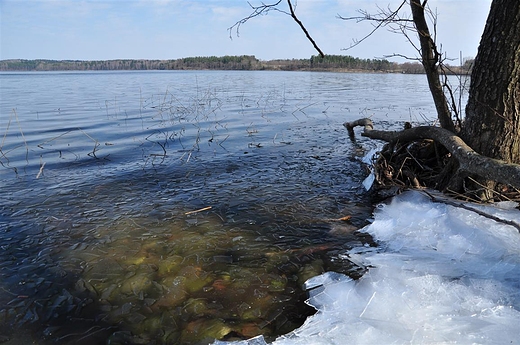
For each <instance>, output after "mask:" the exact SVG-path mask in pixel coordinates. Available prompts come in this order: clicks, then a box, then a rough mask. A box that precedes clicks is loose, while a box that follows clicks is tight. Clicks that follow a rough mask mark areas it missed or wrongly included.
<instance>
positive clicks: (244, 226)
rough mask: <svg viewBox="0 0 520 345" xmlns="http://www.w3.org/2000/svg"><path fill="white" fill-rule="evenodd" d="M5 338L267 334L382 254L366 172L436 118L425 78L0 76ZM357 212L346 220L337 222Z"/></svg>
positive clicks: (281, 329)
mask: <svg viewBox="0 0 520 345" xmlns="http://www.w3.org/2000/svg"><path fill="white" fill-rule="evenodd" d="M0 82H1V85H0V91H1V93H0V96H1V97H0V102H1V104H0V188H1V194H0V343H2V342H5V343H6V344H15V343H21V342H24V343H30V342H35V343H38V344H47V343H49V344H51V343H52V344H197V343H199V344H207V343H210V342H212V341H213V340H214V339H241V338H250V337H252V336H255V335H258V334H263V335H264V336H266V338H267V339H271V338H272V337H275V336H276V335H280V334H284V333H287V332H289V331H291V330H292V329H294V328H296V327H298V326H300V325H301V324H302V323H303V321H304V320H305V318H306V317H307V316H308V315H310V314H312V312H313V310H312V309H311V308H309V307H306V305H305V304H304V301H305V299H306V298H307V295H306V292H305V291H303V290H302V283H303V282H304V281H305V280H306V279H308V278H310V277H312V276H315V275H318V274H320V273H322V272H324V271H329V270H333V271H338V272H343V273H347V274H349V275H351V276H353V277H359V275H360V274H362V273H363V272H361V271H360V270H359V269H358V268H357V267H356V266H355V265H353V264H351V263H350V262H348V261H346V260H344V259H341V258H340V256H339V255H338V254H341V253H342V252H344V251H345V250H346V249H349V248H353V247H357V246H366V245H372V243H371V240H370V238H367V236H366V235H361V234H358V233H356V232H355V229H357V228H360V227H362V226H364V225H366V224H367V219H369V218H370V215H371V212H372V205H371V202H370V199H369V197H368V196H367V194H366V192H365V191H364V189H363V188H362V186H361V182H362V181H363V179H364V178H365V176H366V171H365V169H364V168H363V166H362V164H361V163H360V157H362V156H363V155H364V154H365V153H366V151H367V150H368V149H370V148H372V147H374V146H375V143H374V142H371V141H369V140H366V139H364V138H362V137H358V140H357V143H353V142H351V141H350V140H349V139H348V136H347V133H346V130H344V128H343V127H342V123H343V122H345V121H352V120H355V119H357V118H360V117H371V118H372V119H373V120H374V121H375V123H376V125H378V126H381V127H385V128H388V127H391V126H395V125H396V124H397V125H402V122H404V121H412V122H424V121H425V119H426V118H432V117H433V114H434V108H433V105H432V101H431V96H430V94H429V92H428V89H427V85H426V81H425V77H424V76H422V75H400V74H340V73H310V72H260V71H256V72H250V71H248V72H227V71H168V72H88V73H83V72H81V73H64V72H60V73H2V74H0ZM345 216H352V218H351V219H350V220H348V221H339V220H337V219H339V218H341V217H345Z"/></svg>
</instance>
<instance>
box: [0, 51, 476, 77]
mask: <svg viewBox="0 0 520 345" xmlns="http://www.w3.org/2000/svg"><path fill="white" fill-rule="evenodd" d="M472 62H473V61H472V60H468V61H466V62H465V63H464V65H463V66H453V67H450V71H448V73H456V74H467V73H469V72H470V69H471V66H472ZM123 70H255V71H258V70H283V71H336V72H338V71H339V72H386V73H410V74H420V73H424V70H423V67H422V65H421V64H420V63H418V62H405V63H396V62H390V61H388V60H385V59H382V60H379V59H360V58H356V57H352V56H348V55H326V56H325V57H324V58H322V57H319V56H312V57H311V58H310V59H286V60H269V61H263V60H259V59H257V58H256V57H255V56H254V55H242V56H220V57H217V56H200V57H187V58H182V59H175V60H130V59H120V60H96V61H81V60H22V59H12V60H0V71H123Z"/></svg>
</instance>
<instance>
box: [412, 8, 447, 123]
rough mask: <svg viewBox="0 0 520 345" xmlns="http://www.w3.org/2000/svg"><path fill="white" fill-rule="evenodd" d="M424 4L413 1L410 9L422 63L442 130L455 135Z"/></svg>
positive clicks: (437, 53) (438, 56)
mask: <svg viewBox="0 0 520 345" xmlns="http://www.w3.org/2000/svg"><path fill="white" fill-rule="evenodd" d="M425 3H426V1H425V2H424V3H422V4H421V1H420V0H411V1H410V7H411V9H412V15H413V22H414V24H415V28H416V29H417V34H418V35H419V41H420V42H421V62H422V64H423V66H424V71H425V72H426V78H427V79H428V86H429V87H430V92H431V94H432V97H433V103H434V104H435V108H436V109H437V118H438V119H439V123H440V125H441V127H442V128H445V129H447V130H449V131H450V132H454V133H455V126H454V125H453V120H452V119H451V113H450V109H449V107H448V103H447V101H446V96H445V95H444V90H443V89H442V85H441V82H440V79H439V64H438V63H439V59H440V54H439V52H438V51H437V47H436V45H435V42H434V41H433V38H432V36H431V34H430V30H429V29H428V24H427V23H426V18H425V16H424V4H425Z"/></svg>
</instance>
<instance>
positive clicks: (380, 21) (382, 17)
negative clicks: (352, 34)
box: [337, 0, 409, 50]
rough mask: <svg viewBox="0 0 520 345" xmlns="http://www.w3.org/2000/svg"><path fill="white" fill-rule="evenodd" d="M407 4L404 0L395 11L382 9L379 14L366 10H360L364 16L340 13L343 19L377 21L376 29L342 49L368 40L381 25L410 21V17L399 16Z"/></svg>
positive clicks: (340, 17)
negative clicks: (371, 13)
mask: <svg viewBox="0 0 520 345" xmlns="http://www.w3.org/2000/svg"><path fill="white" fill-rule="evenodd" d="M405 4H406V0H403V2H402V3H401V5H399V7H398V8H397V10H395V11H391V12H390V13H386V11H383V10H381V12H380V13H379V15H375V16H372V15H370V14H369V13H367V12H365V11H359V13H361V14H362V15H363V16H362V17H342V16H340V15H338V16H337V17H338V18H339V19H342V20H356V21H357V22H361V21H374V22H377V24H376V25H375V26H374V29H372V31H370V32H369V33H368V34H367V35H365V36H364V37H363V38H361V39H360V40H355V41H354V43H353V44H351V45H350V47H348V48H343V49H342V50H350V49H352V48H354V47H355V46H357V45H359V44H360V43H361V42H363V41H365V40H367V39H368V38H369V37H370V36H372V35H373V34H374V33H375V32H376V31H377V30H379V29H380V28H381V27H385V26H387V25H389V24H390V23H398V22H408V21H409V20H408V19H402V18H399V17H398V14H399V11H400V10H401V8H402V7H403V6H404V5H405Z"/></svg>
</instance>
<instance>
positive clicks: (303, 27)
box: [287, 0, 325, 58]
mask: <svg viewBox="0 0 520 345" xmlns="http://www.w3.org/2000/svg"><path fill="white" fill-rule="evenodd" d="M287 4H288V5H289V9H290V10H291V17H292V18H293V19H294V21H295V22H296V23H298V25H299V26H300V28H301V29H302V30H303V32H304V33H305V36H307V39H308V40H309V41H310V42H311V43H312V45H313V47H314V49H316V50H317V51H318V53H319V54H320V56H321V57H322V58H323V57H325V54H323V52H322V51H321V49H320V47H318V45H317V44H316V42H314V40H313V39H312V37H311V35H309V32H308V31H307V29H306V28H305V26H303V23H302V22H301V21H300V20H299V19H298V17H296V14H295V13H294V8H293V5H292V4H291V0H287Z"/></svg>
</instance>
